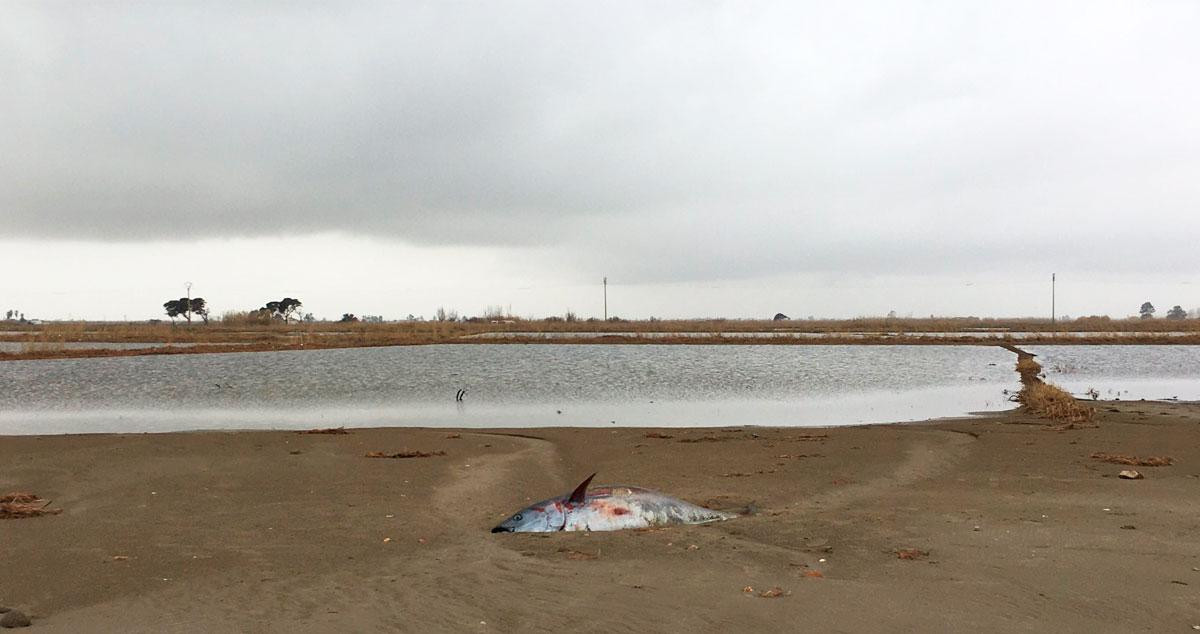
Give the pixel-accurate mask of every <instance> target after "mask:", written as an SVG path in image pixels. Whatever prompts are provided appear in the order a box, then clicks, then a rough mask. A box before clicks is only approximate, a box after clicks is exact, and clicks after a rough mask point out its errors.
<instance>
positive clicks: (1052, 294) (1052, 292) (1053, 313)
mask: <svg viewBox="0 0 1200 634" xmlns="http://www.w3.org/2000/svg"><path fill="white" fill-rule="evenodd" d="M1057 277H1058V274H1057V273H1051V274H1050V323H1051V324H1056V323H1058V312H1057V311H1056V310H1055V305H1054V303H1055V300H1056V299H1057V297H1056V296H1055V288H1054V285H1055V282H1056V281H1057V280H1056V279H1055V278H1057Z"/></svg>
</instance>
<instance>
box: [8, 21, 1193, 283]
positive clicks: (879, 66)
mask: <svg viewBox="0 0 1200 634" xmlns="http://www.w3.org/2000/svg"><path fill="white" fill-rule="evenodd" d="M0 23H3V24H4V26H0V76H2V77H3V78H4V81H3V84H4V89H3V90H4V93H3V96H2V97H0V99H2V100H0V132H2V134H0V213H2V214H3V217H4V222H3V224H2V225H0V234H3V235H5V236H8V237H22V238H25V237H34V238H64V237H65V238H73V239H88V240H106V241H130V240H134V241H136V240H159V239H177V240H191V239H196V238H203V237H216V236H261V235H285V234H308V233H314V232H321V231H328V230H339V231H344V232H348V233H352V234H354V233H356V234H363V235H371V236H382V237H393V238H396V239H401V240H405V241H408V242H411V243H415V244H429V245H441V244H466V245H508V246H514V247H525V246H530V245H538V246H543V245H560V246H562V248H564V249H566V250H568V251H569V252H570V253H571V254H573V257H574V258H575V259H576V260H577V262H578V263H579V264H580V265H581V266H586V267H610V269H611V268H612V267H622V268H621V269H618V270H621V271H622V272H623V273H628V274H629V275H636V276H639V277H641V278H644V279H661V280H664V281H670V280H677V279H700V278H703V277H705V276H716V277H738V276H754V275H762V274H767V273H772V272H778V271H781V270H790V271H804V270H808V271H812V270H829V269H874V270H879V269H888V270H890V269H895V268H901V269H911V270H939V269H940V270H946V269H951V270H953V269H958V268H964V267H965V268H966V269H971V268H973V267H974V268H987V267H992V266H1010V265H1016V264H1019V263H1021V262H1028V261H1029V260H1030V259H1033V260H1042V261H1056V260H1058V259H1060V258H1062V259H1069V260H1070V261H1072V262H1073V263H1079V264H1081V265H1086V266H1092V267H1100V268H1105V267H1124V266H1130V265H1134V266H1148V267H1151V268H1153V267H1162V266H1166V264H1164V263H1168V262H1169V263H1171V264H1172V265H1174V264H1177V263H1187V262H1189V261H1191V260H1189V259H1188V258H1190V256H1191V253H1192V252H1193V250H1194V247H1193V246H1192V245H1191V242H1192V241H1193V239H1194V236H1196V235H1200V220H1198V219H1197V218H1198V216H1200V215H1198V214H1195V209H1196V208H1197V203H1198V202H1200V179H1197V178H1196V174H1197V173H1200V171H1198V170H1200V150H1198V149H1197V148H1200V126H1198V124H1197V123H1196V119H1195V116H1194V113H1195V112H1196V111H1197V110H1198V109H1200V88H1198V85H1197V84H1196V82H1194V81H1190V75H1191V73H1193V72H1194V66H1195V62H1196V60H1197V59H1200V44H1198V43H1197V40H1196V39H1195V37H1194V34H1195V33H1196V32H1200V9H1197V7H1196V5H1194V4H1193V3H1167V2H1163V3H1139V4H1137V5H1131V4H1124V3H1112V4H1109V3H1061V4H1053V3H1049V4H1048V3H1027V4H1022V3H1017V4H1009V3H1006V4H1004V5H1003V6H1000V5H995V4H992V3H962V2H933V3H924V4H921V5H908V6H900V5H897V4H896V3H886V2H881V3H877V4H869V3H868V4H855V5H853V6H851V5H846V6H840V7H830V6H827V3H814V4H812V5H811V6H803V5H796V4H794V3H778V4H776V3H761V4H750V3H666V4H663V3H654V5H653V6H648V5H647V4H646V3H628V4H624V5H613V4H609V3H605V4H603V5H596V4H594V3H592V4H589V3H573V4H565V3H503V4H498V3H461V4H450V3H429V4H418V3H412V4H408V5H406V6H403V7H396V6H391V5H381V6H376V5H366V4H363V5H353V6H349V7H346V6H343V5H341V4H340V3H339V4H338V5H336V6H330V7H322V6H319V5H313V6H294V5H290V4H285V3H281V4H277V5H276V4H255V5H253V6H250V7H247V6H243V5H240V4H237V3H233V4H227V5H226V4H220V3H197V4H195V5H192V6H186V5H175V4H172V5H165V4H164V5H157V4H133V3H130V4H127V5H123V6H121V7H119V8H113V7H112V6H99V5H88V4H70V3H66V4H53V5H46V4H42V3H26V4H12V3H9V4H6V5H5V6H4V8H0ZM1168 227H1169V228H1170V230H1169V231H1165V230H1164V228H1168ZM1067 237H1072V238H1074V240H1075V247H1073V248H1072V249H1063V250H1062V251H1061V252H1060V251H1058V249H1059V248H1060V247H1062V245H1063V243H1064V239H1065V238H1067ZM1135 243H1136V244H1139V245H1147V248H1151V249H1153V251H1154V252H1155V253H1156V254H1160V255H1161V256H1162V257H1155V258H1152V259H1147V258H1140V259H1139V258H1129V259H1126V258H1123V257H1121V256H1119V255H1118V254H1117V250H1118V249H1119V247H1120V245H1126V244H1135ZM1080 245H1082V246H1080ZM614 262H615V263H616V264H614ZM1193 268H1194V265H1193Z"/></svg>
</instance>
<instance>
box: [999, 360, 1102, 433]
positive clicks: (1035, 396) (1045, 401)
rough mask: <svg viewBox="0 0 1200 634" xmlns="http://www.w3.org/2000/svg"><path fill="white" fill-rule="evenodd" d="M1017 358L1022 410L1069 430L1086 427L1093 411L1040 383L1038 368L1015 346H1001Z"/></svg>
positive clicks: (1019, 399)
mask: <svg viewBox="0 0 1200 634" xmlns="http://www.w3.org/2000/svg"><path fill="white" fill-rule="evenodd" d="M1005 347H1006V348H1008V349H1009V350H1011V351H1012V352H1015V353H1016V354H1017V374H1019V375H1020V376H1021V391H1020V392H1019V393H1018V394H1017V401H1018V402H1020V403H1021V404H1022V405H1024V406H1025V409H1027V410H1028V411H1030V412H1032V413H1033V414H1035V415H1037V416H1040V417H1042V418H1047V419H1050V420H1053V421H1058V422H1061V423H1065V424H1067V425H1070V426H1074V425H1079V424H1084V423H1090V422H1091V421H1092V418H1093V417H1095V415H1096V410H1094V409H1092V408H1091V407H1089V406H1087V405H1084V404H1083V403H1081V402H1080V401H1079V400H1078V399H1076V398H1075V397H1074V396H1071V393H1070V392H1068V391H1066V390H1064V389H1062V388H1061V387H1058V386H1057V385H1053V384H1051V383H1046V382H1045V381H1043V380H1042V378H1041V376H1040V374H1041V372H1042V364H1040V363H1038V362H1037V361H1036V360H1035V359H1034V357H1033V355H1032V354H1029V353H1028V352H1025V351H1024V350H1021V349H1020V348H1017V347H1015V346H1005Z"/></svg>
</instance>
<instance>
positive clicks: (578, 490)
mask: <svg viewBox="0 0 1200 634" xmlns="http://www.w3.org/2000/svg"><path fill="white" fill-rule="evenodd" d="M594 477H596V474H594V473H593V474H592V475H590V476H588V477H587V479H586V480H584V481H583V482H581V483H579V486H577V487H575V490H574V491H571V495H570V497H568V498H567V502H569V503H571V504H583V498H584V497H585V496H586V495H587V488H588V485H589V484H591V483H592V478H594Z"/></svg>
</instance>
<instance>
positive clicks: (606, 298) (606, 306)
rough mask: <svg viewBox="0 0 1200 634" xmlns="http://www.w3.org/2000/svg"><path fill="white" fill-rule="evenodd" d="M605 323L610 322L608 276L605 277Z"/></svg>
mask: <svg viewBox="0 0 1200 634" xmlns="http://www.w3.org/2000/svg"><path fill="white" fill-rule="evenodd" d="M604 321H608V276H607V275H606V276H605V277H604Z"/></svg>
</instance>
